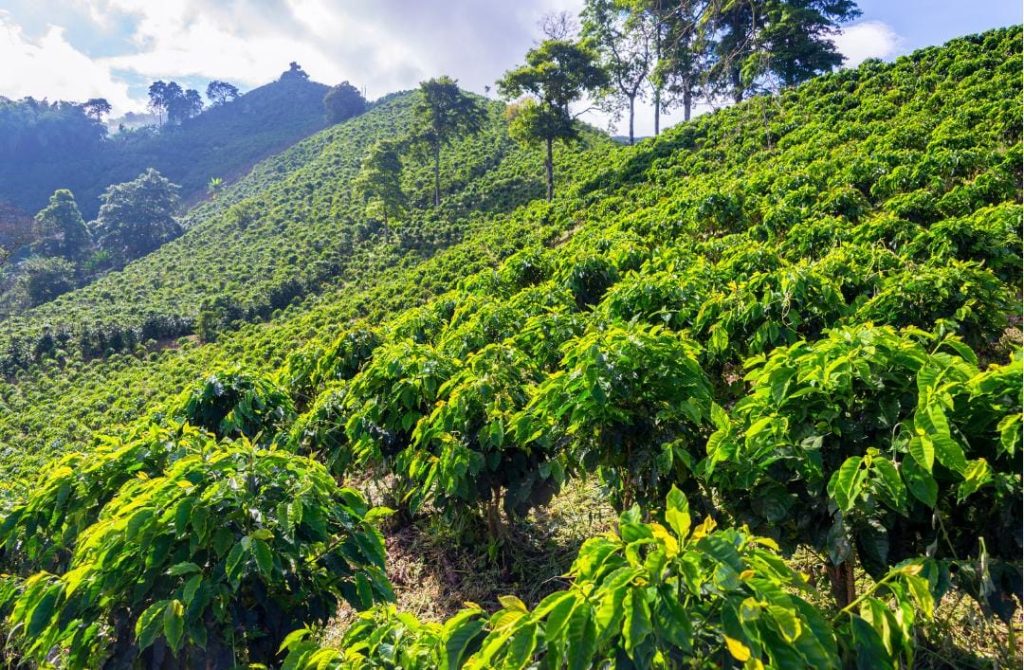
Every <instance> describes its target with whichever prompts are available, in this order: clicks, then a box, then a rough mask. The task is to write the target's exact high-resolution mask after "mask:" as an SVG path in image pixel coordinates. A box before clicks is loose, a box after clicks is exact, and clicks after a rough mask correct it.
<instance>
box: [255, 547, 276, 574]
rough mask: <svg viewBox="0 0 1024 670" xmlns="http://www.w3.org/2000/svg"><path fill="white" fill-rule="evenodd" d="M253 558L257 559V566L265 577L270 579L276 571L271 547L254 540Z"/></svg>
mask: <svg viewBox="0 0 1024 670" xmlns="http://www.w3.org/2000/svg"><path fill="white" fill-rule="evenodd" d="M250 549H251V550H252V557H253V558H255V559H256V566H257V567H258V568H259V569H260V572H262V573H263V575H264V576H266V577H269V576H270V574H271V573H272V572H273V571H274V555H273V553H271V551H270V545H268V544H267V543H266V542H264V541H263V540H253V541H252V544H251V545H250Z"/></svg>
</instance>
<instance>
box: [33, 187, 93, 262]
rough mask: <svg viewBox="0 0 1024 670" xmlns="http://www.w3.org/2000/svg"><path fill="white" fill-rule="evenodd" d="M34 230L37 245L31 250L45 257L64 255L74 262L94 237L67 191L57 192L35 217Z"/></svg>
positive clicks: (86, 249) (80, 256)
mask: <svg viewBox="0 0 1024 670" xmlns="http://www.w3.org/2000/svg"><path fill="white" fill-rule="evenodd" d="M33 228H34V233H35V236H36V242H35V243H34V244H33V245H32V247H33V250H34V251H35V252H36V253H38V254H40V255H42V256H61V257H63V258H66V259H68V260H71V261H74V260H78V259H80V258H82V257H83V256H84V255H85V254H86V252H88V250H89V247H90V246H92V237H91V236H90V235H89V229H88V228H86V227H85V221H84V220H83V219H82V213H81V212H79V211H78V204H77V203H76V202H75V196H74V195H73V194H72V193H71V191H69V190H67V189H63V188H62V189H58V190H57V191H54V193H53V195H52V196H50V204H48V205H47V206H46V207H45V208H43V209H42V210H40V212H39V213H38V214H36V217H35V222H34V225H33Z"/></svg>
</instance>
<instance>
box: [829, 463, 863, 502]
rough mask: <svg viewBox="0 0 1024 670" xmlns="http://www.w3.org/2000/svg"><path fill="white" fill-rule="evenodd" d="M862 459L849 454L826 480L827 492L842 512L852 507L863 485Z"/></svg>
mask: <svg viewBox="0 0 1024 670" xmlns="http://www.w3.org/2000/svg"><path fill="white" fill-rule="evenodd" d="M863 463H864V459H863V458H860V457H857V456H851V457H850V458H847V459H846V460H845V461H843V464H842V465H841V466H839V469H838V470H836V471H835V472H834V473H833V474H832V477H831V478H830V479H829V481H828V487H827V490H828V494H829V496H830V497H831V498H832V499H833V500H835V501H836V505H838V506H839V509H841V510H843V511H844V512H848V511H850V510H851V509H853V508H854V507H855V506H856V504H857V500H858V498H859V497H860V493H861V490H862V489H863V486H864V477H865V471H864V469H863V468H862V467H861V465H862V464H863Z"/></svg>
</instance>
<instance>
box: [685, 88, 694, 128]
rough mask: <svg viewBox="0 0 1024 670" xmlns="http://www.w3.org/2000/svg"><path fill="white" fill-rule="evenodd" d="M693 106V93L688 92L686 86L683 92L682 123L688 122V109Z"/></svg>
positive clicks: (688, 89)
mask: <svg viewBox="0 0 1024 670" xmlns="http://www.w3.org/2000/svg"><path fill="white" fill-rule="evenodd" d="M692 105H693V92H691V91H690V86H689V85H688V84H687V86H686V88H685V89H684V90H683V121H689V120H690V107H691V106H692Z"/></svg>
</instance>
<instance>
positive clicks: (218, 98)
mask: <svg viewBox="0 0 1024 670" xmlns="http://www.w3.org/2000/svg"><path fill="white" fill-rule="evenodd" d="M206 98H207V99H208V100H209V101H210V103H211V104H212V105H213V106H214V107H220V106H221V105H223V104H226V103H229V102H231V101H232V100H235V99H237V98H238V88H237V87H236V86H233V85H231V84H229V83H228V82H226V81H219V80H215V81H211V82H210V83H209V84H207V85H206Z"/></svg>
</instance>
